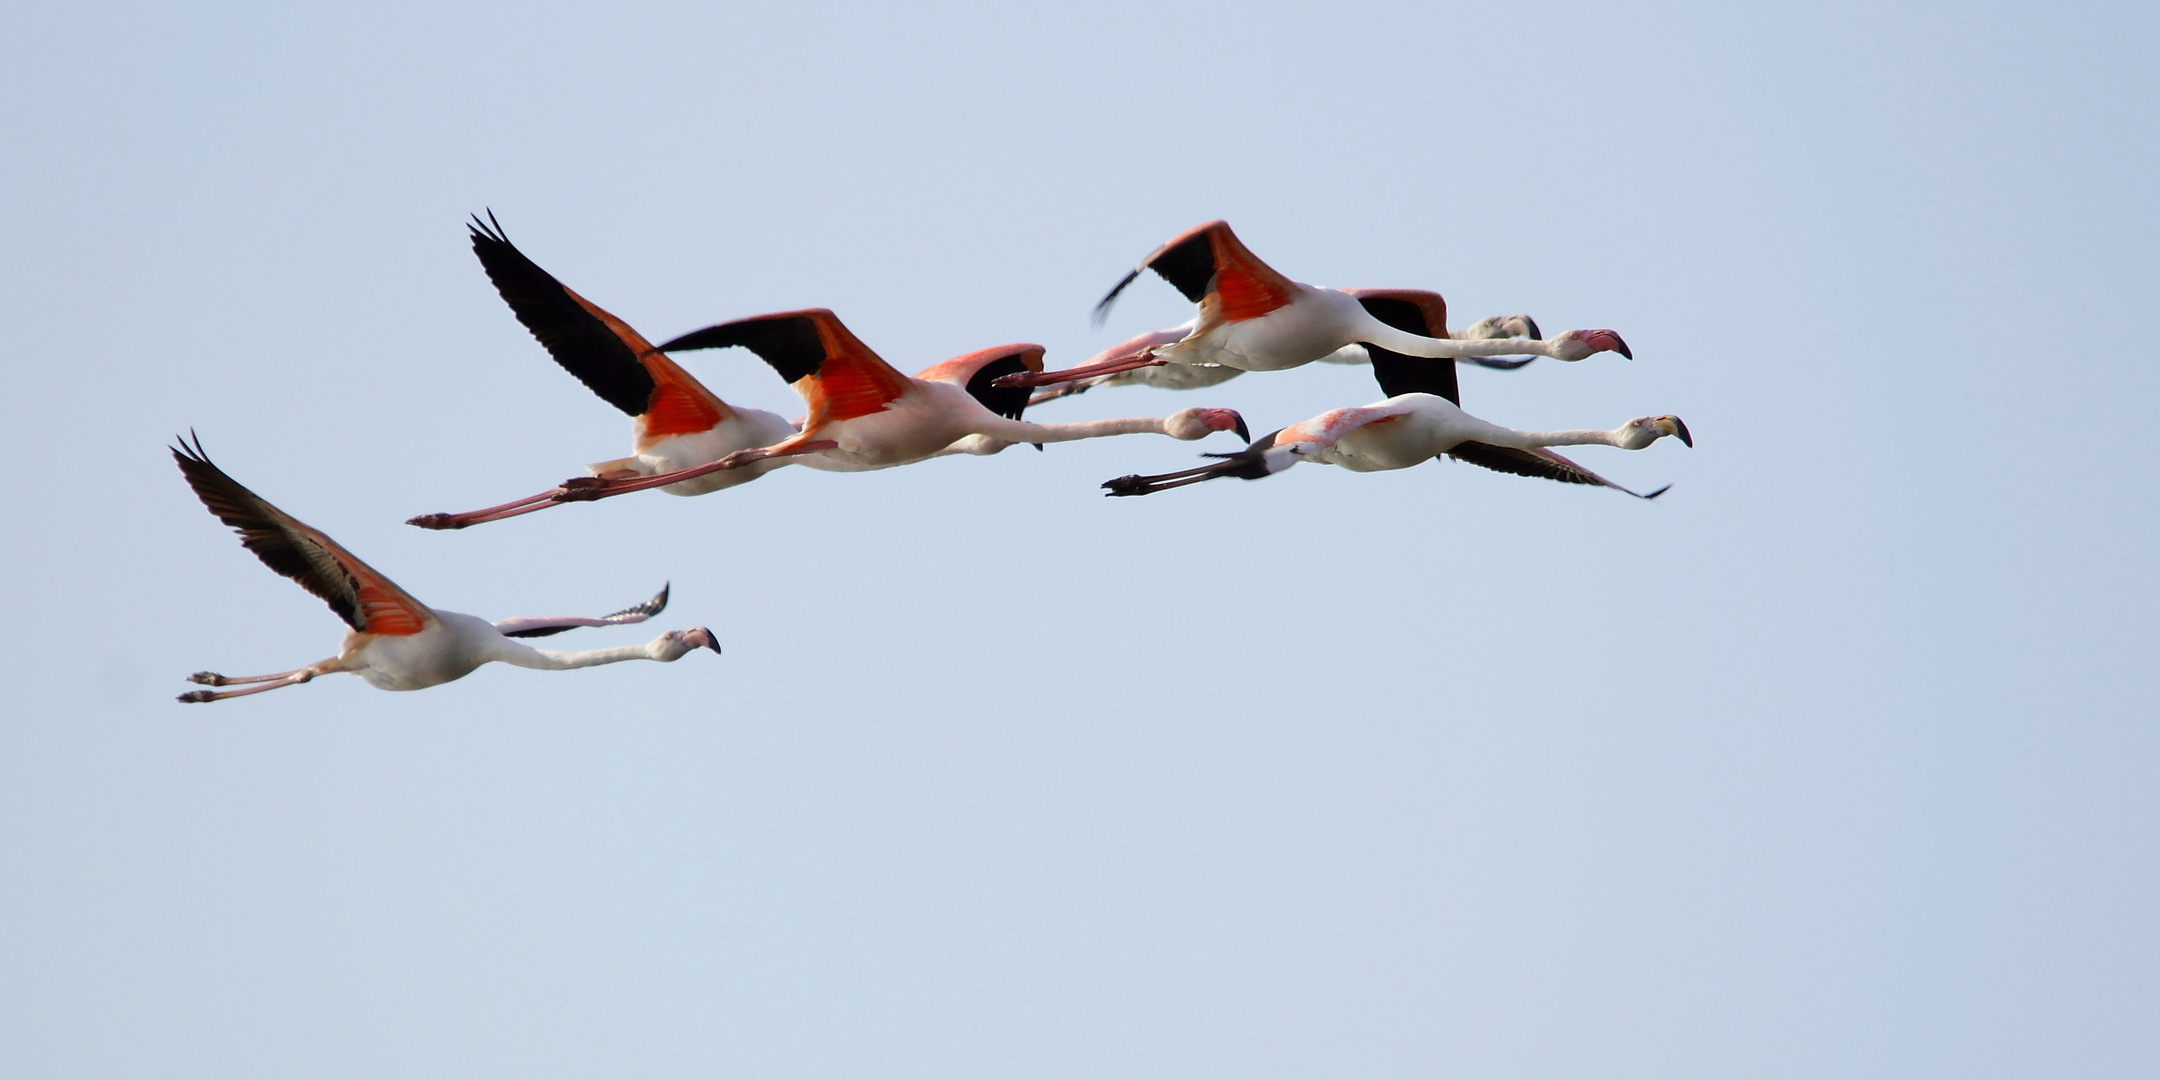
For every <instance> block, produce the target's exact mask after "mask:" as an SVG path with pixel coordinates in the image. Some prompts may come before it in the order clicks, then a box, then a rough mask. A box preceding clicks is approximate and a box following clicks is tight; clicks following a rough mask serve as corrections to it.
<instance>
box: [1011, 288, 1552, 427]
mask: <svg viewBox="0 0 2160 1080" xmlns="http://www.w3.org/2000/svg"><path fill="white" fill-rule="evenodd" d="M1343 291H1345V292H1347V293H1349V294H1350V295H1351V296H1354V297H1356V298H1357V301H1358V303H1359V305H1360V306H1362V307H1364V309H1365V310H1366V312H1367V313H1369V314H1371V315H1372V316H1373V317H1374V318H1376V319H1379V320H1380V321H1381V322H1384V323H1387V324H1388V325H1389V326H1392V327H1394V328H1396V329H1397V330H1404V331H1408V332H1410V333H1413V334H1419V335H1422V336H1424V337H1431V338H1454V339H1455V340H1457V341H1483V340H1489V339H1494V338H1529V339H1531V340H1533V341H1535V340H1538V339H1540V338H1542V337H1543V335H1542V334H1540V333H1539V332H1538V325H1537V321H1536V320H1534V319H1532V318H1531V317H1530V316H1528V315H1488V316H1486V317H1485V318H1482V319H1479V320H1478V321H1477V322H1474V323H1472V324H1470V325H1469V326H1468V327H1466V328H1464V329H1462V330H1457V331H1452V332H1450V331H1449V330H1448V328H1447V301H1446V300H1444V299H1442V298H1441V296H1440V294H1439V293H1436V292H1427V291H1425V290H1422V289H1345V290H1343ZM1196 321H1197V320H1193V321H1188V322H1186V323H1184V324H1182V325H1179V326H1173V327H1171V328H1170V329H1168V330H1152V331H1149V332H1148V333H1145V334H1140V335H1138V336H1135V337H1133V338H1130V339H1127V340H1125V341H1121V342H1119V343H1117V344H1116V345H1112V346H1110V347H1109V348H1107V349H1104V350H1103V351H1101V352H1099V353H1096V354H1095V355H1094V356H1091V357H1089V358H1088V359H1087V360H1085V361H1083V362H1082V363H1080V364H1079V365H1077V366H1078V367H1082V368H1085V367H1089V366H1091V365H1095V364H1103V363H1107V362H1109V361H1113V360H1117V359H1120V358H1123V357H1129V356H1136V355H1138V354H1140V353H1142V352H1144V351H1146V350H1148V349H1150V348H1153V347H1157V346H1163V345H1171V344H1175V343H1176V342H1178V341H1179V340H1182V339H1183V338H1184V337H1185V335H1187V334H1189V333H1191V332H1192V328H1193V325H1194V322H1196ZM1377 348H1378V346H1370V347H1368V346H1366V345H1363V344H1357V345H1345V346H1343V347H1342V348H1340V349H1337V350H1335V351H1334V352H1331V353H1329V354H1327V355H1326V356H1323V357H1321V358H1320V362H1321V363H1323V364H1365V363H1370V362H1371V356H1372V352H1371V350H1373V349H1377ZM1389 355H1391V356H1399V355H1401V354H1400V353H1390V354H1389ZM1533 359H1535V358H1534V357H1528V356H1526V357H1523V358H1521V359H1519V360H1505V359H1500V358H1497V357H1482V356H1465V357H1458V358H1457V361H1458V362H1464V363H1471V364H1476V365H1478V366H1479V367H1489V368H1498V369H1500V370H1503V371H1512V370H1514V369H1516V368H1519V367H1522V366H1523V365H1525V364H1528V363H1530V362H1531V360H1533ZM1420 360H1421V361H1422V362H1426V363H1437V362H1438V361H1433V360H1424V359H1423V358H1420ZM1243 374H1244V372H1243V371H1242V370H1240V369H1238V368H1234V367H1223V366H1220V365H1217V366H1213V367H1201V366H1195V365H1192V364H1159V365H1154V366H1149V367H1136V368H1128V369H1126V370H1124V371H1119V372H1114V373H1112V374H1109V375H1096V376H1092V377H1090V378H1084V379H1077V380H1074V381H1072V382H1068V383H1061V384H1059V385H1057V386H1053V387H1050V388H1049V389H1047V390H1038V391H1036V392H1035V396H1034V397H1033V398H1032V399H1030V400H1029V401H1028V404H1029V405H1030V406H1034V405H1040V404H1042V403H1044V402H1046V401H1055V400H1057V399H1058V398H1061V397H1070V396H1071V395H1074V394H1079V393H1084V392H1086V391H1088V390H1092V389H1094V388H1096V387H1098V386H1153V387H1156V388H1158V389H1163V390H1191V389H1195V388H1198V387H1202V386H1215V385H1217V384H1219V383H1225V382H1229V381H1230V380H1231V379H1234V378H1237V377H1238V376H1239V375H1243Z"/></svg>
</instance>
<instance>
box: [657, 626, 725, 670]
mask: <svg viewBox="0 0 2160 1080" xmlns="http://www.w3.org/2000/svg"><path fill="white" fill-rule="evenodd" d="M695 649H711V650H712V651H713V652H714V653H715V654H718V653H719V652H720V639H719V638H717V637H715V636H713V632H712V631H711V630H708V629H706V628H705V627H702V626H700V627H697V628H696V629H693V630H670V631H668V632H667V633H665V634H662V635H660V640H658V641H655V642H653V659H655V660H659V661H663V662H672V661H675V660H680V659H682V658H683V657H684V656H686V655H688V654H689V653H690V652H691V651H692V650H695Z"/></svg>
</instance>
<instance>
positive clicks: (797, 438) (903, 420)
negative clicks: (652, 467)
mask: <svg viewBox="0 0 2160 1080" xmlns="http://www.w3.org/2000/svg"><path fill="white" fill-rule="evenodd" d="M736 345H740V346H742V347H744V348H747V349H749V350H750V351H751V352H753V353H756V354H757V355H758V356H759V357H760V358H761V359H763V360H764V361H765V362H766V363H767V364H770V365H772V368H773V370H774V371H777V372H779V373H780V377H781V378H782V379H785V380H787V381H788V382H789V383H790V384H791V385H793V386H794V387H795V390H796V392H797V393H799V394H801V395H802V397H803V401H804V402H805V404H806V405H807V406H808V407H809V415H808V416H806V417H805V418H804V420H803V423H802V430H800V431H791V432H790V433H789V434H788V435H787V437H785V438H782V439H780V440H779V441H777V442H775V443H773V444H771V445H769V446H760V447H753V448H749V449H743V450H737V451H734V452H733V453H730V454H728V455H726V456H725V457H722V458H721V459H720V460H718V461H714V462H711V463H708V464H704V465H697V466H693V467H691V468H687V469H680V470H677V471H674V472H667V473H660V474H658V475H654V476H642V477H623V478H613V477H596V476H581V477H575V478H573V479H570V480H565V481H563V483H562V485H561V486H560V487H557V488H555V489H554V490H552V491H546V492H542V493H540V494H539V495H536V496H533V497H532V498H530V499H527V500H523V501H522V502H520V503H512V504H505V505H504V506H501V507H490V508H489V509H486V510H476V511H473V512H471V513H467V514H430V515H427V516H425V517H419V518H414V519H412V524H415V525H420V526H423V527H425V528H462V527H464V526H466V525H472V524H477V523H479V522H482V521H494V520H497V519H500V518H505V517H511V516H515V515H517V514H523V513H529V512H531V511H534V510H539V509H543V508H545V507H547V506H551V505H554V504H556V503H564V502H588V501H591V500H594V499H604V498H608V497H610V496H614V495H622V494H626V493H628V492H632V491H643V490H645V489H646V488H653V487H662V486H665V485H668V484H678V483H681V482H683V481H685V480H694V479H696V478H698V477H701V476H706V475H709V474H711V473H714V472H723V471H726V470H729V469H740V468H744V467H746V466H751V465H756V464H760V463H765V462H774V463H779V464H785V463H786V462H787V461H788V460H797V459H805V458H807V459H811V460H814V461H816V462H817V464H818V465H819V467H821V468H825V469H831V470H836V471H841V472H867V471H870V470H873V469H887V468H891V467H893V466H896V465H907V464H911V463H913V462H917V461H922V460H924V459H927V458H932V457H936V456H939V455H941V454H948V453H978V454H980V453H996V452H997V451H998V450H1002V449H1004V448H1005V447H1007V446H1011V445H1013V444H1014V443H1023V442H1025V443H1036V444H1041V443H1052V442H1071V441H1073V440H1077V439H1093V438H1099V437H1102V436H1106V435H1138V434H1158V435H1168V436H1170V437H1171V438H1174V439H1183V440H1187V441H1190V440H1193V439H1199V438H1203V437H1205V436H1206V435H1207V434H1208V433H1209V432H1214V431H1235V432H1237V433H1238V436H1239V437H1240V438H1246V437H1248V436H1247V435H1246V429H1245V421H1244V419H1243V418H1241V417H1239V416H1238V414H1237V413H1236V412H1234V411H1232V410H1230V409H1184V410H1181V411H1179V412H1176V413H1173V414H1171V415H1170V416H1168V417H1164V418H1160V419H1158V418H1155V417H1135V418H1130V419H1124V420H1095V421H1090V422H1087V423H1079V424H1036V423H1030V422H1028V421H1026V420H1022V419H1020V414H1021V412H1022V411H1023V410H1025V409H1026V408H1027V399H1028V392H1027V391H1026V390H1009V389H999V388H997V387H995V386H994V385H993V384H994V383H995V381H996V379H997V378H998V376H1001V375H1004V374H1007V373H1011V372H1034V371H1041V370H1042V356H1043V348H1042V346H1040V345H1025V344H1022V345H1000V346H998V347H996V348H990V349H980V350H977V351H975V352H972V353H968V354H967V355H965V356H959V357H955V358H953V359H951V360H947V361H945V362H944V363H941V364H934V365H932V366H930V367H928V368H925V369H923V370H922V371H921V372H920V373H918V374H917V375H915V376H914V377H913V378H910V377H908V376H906V375H902V374H900V373H899V372H898V371H896V370H894V369H893V367H892V366H891V365H889V364H887V363H886V362H885V361H884V360H882V359H880V358H879V357H878V355H877V354H876V353H874V352H872V351H870V347H869V346H867V345H865V344H863V343H862V342H861V341H860V340H858V339H857V338H856V337H855V335H854V334H853V333H851V332H850V331H849V330H848V328H847V327H846V326H845V325H844V324H842V323H841V322H840V319H839V317H838V316H835V315H834V314H833V313H832V312H830V311H827V310H825V309H824V308H809V309H806V310H803V311H785V312H781V313H779V314H775V315H759V316H756V317H753V318H748V319H737V320H735V321H734V322H725V323H720V324H718V325H715V326H708V327H706V328H705V329H703V330H695V331H692V332H690V333H688V334H684V335H683V336H681V337H678V338H676V339H674V340H673V341H669V342H666V343H665V344H662V345H661V346H660V349H661V351H663V352H666V351H676V350H688V349H717V348H725V347H728V346H736Z"/></svg>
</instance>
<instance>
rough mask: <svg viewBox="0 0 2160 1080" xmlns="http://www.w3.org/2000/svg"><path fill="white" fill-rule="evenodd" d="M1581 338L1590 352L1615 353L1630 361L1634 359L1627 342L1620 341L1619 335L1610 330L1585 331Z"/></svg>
mask: <svg viewBox="0 0 2160 1080" xmlns="http://www.w3.org/2000/svg"><path fill="white" fill-rule="evenodd" d="M1581 337H1582V340H1583V343H1584V344H1586V345H1588V346H1590V351H1591V352H1616V353H1619V354H1620V355H1622V356H1625V357H1627V358H1628V359H1630V360H1633V359H1635V354H1634V353H1633V352H1630V351H1629V350H1628V347H1627V342H1625V341H1622V340H1620V335H1618V334H1616V333H1613V332H1612V331H1610V330H1585V331H1583V332H1582V335H1581Z"/></svg>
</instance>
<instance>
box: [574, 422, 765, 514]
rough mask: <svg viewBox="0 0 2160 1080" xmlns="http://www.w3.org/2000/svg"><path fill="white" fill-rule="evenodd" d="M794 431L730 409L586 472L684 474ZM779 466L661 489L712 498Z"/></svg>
mask: <svg viewBox="0 0 2160 1080" xmlns="http://www.w3.org/2000/svg"><path fill="white" fill-rule="evenodd" d="M795 432H796V427H795V424H794V423H793V422H792V421H790V420H788V419H787V418H786V417H783V416H781V415H780V414H778V413H772V412H767V411H765V410H764V409H746V408H743V407H741V406H739V405H738V406H732V407H731V408H730V409H729V412H728V415H727V416H726V417H725V418H723V419H722V420H721V421H720V422H719V423H718V424H715V425H713V426H712V427H709V428H706V429H705V430H703V431H687V432H683V433H681V434H678V435H662V436H659V437H658V438H655V439H652V440H650V441H647V440H645V439H639V440H638V452H637V453H636V454H633V455H632V456H630V457H627V458H617V459H616V460H614V461H603V462H599V463H597V464H593V465H589V466H586V470H585V471H586V472H587V474H589V475H592V476H598V477H611V478H620V477H626V476H636V477H645V476H658V475H660V474H661V473H670V472H680V471H682V470H684V469H692V468H696V467H697V466H699V465H704V464H707V463H709V462H714V461H718V460H720V459H721V458H724V457H726V456H728V455H729V454H732V453H734V452H735V451H737V450H744V449H748V448H750V447H753V446H766V445H769V444H772V443H776V442H779V441H780V440H782V439H785V438H787V437H788V436H790V435H793V434H795ZM778 467H779V463H777V462H775V463H773V464H770V465H753V466H750V467H747V468H742V469H730V470H727V471H724V472H714V473H706V474H705V475H703V476H698V477H694V478H692V479H689V480H684V481H681V482H679V483H674V484H668V485H666V486H664V487H662V488H660V490H661V491H664V492H667V493H668V494H670V495H686V496H687V495H708V494H711V493H712V492H715V491H719V490H721V489H723V488H731V487H736V486H739V485H742V484H747V483H749V482H750V481H752V480H755V479H757V478H758V477H760V476H763V475H765V474H766V473H768V472H771V471H772V470H773V469H775V468H778Z"/></svg>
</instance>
